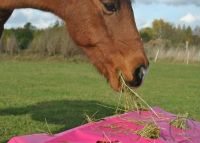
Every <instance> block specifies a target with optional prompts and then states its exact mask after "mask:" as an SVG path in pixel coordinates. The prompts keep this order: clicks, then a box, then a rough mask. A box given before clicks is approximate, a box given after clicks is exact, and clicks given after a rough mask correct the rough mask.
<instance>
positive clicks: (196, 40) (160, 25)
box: [140, 19, 200, 48]
mask: <svg viewBox="0 0 200 143" xmlns="http://www.w3.org/2000/svg"><path fill="white" fill-rule="evenodd" d="M140 34H141V37H142V39H143V41H144V42H145V43H148V42H150V41H153V40H156V39H162V41H164V42H165V43H168V44H167V45H165V47H167V46H168V47H170V48H172V47H173V48H177V47H181V46H182V45H184V44H185V43H186V42H189V44H190V45H192V46H196V47H200V26H196V27H195V28H194V29H192V28H191V27H190V26H186V25H182V26H181V25H178V26H174V25H173V24H171V23H169V22H166V21H164V20H163V19H158V20H154V21H153V22H152V27H147V28H143V29H141V30H140Z"/></svg>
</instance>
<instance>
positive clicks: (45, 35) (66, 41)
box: [26, 26, 83, 58]
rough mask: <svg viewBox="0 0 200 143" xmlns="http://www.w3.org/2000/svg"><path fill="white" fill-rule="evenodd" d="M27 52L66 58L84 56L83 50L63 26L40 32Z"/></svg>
mask: <svg viewBox="0 0 200 143" xmlns="http://www.w3.org/2000/svg"><path fill="white" fill-rule="evenodd" d="M26 52H27V53H33V54H41V55H48V56H55V55H63V56H64V57H65V58H71V57H73V56H76V55H83V52H82V50H81V49H80V48H79V47H78V46H76V45H75V44H74V42H73V41H72V40H71V38H70V36H69V35H68V33H67V30H66V29H65V28H64V27H63V26H61V27H54V28H48V29H45V30H42V31H40V34H37V36H35V38H34V39H33V41H32V42H31V43H30V45H29V48H28V50H27V51H26Z"/></svg>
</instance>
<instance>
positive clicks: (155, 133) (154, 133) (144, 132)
mask: <svg viewBox="0 0 200 143" xmlns="http://www.w3.org/2000/svg"><path fill="white" fill-rule="evenodd" d="M136 134H137V135H140V136H141V137H144V138H150V139H158V138H160V128H159V127H158V126H157V125H156V124H155V123H148V124H146V125H145V126H144V128H143V129H141V130H139V131H136Z"/></svg>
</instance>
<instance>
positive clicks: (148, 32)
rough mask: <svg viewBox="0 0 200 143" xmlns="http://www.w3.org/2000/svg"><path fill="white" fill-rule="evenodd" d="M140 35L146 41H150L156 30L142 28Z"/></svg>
mask: <svg viewBox="0 0 200 143" xmlns="http://www.w3.org/2000/svg"><path fill="white" fill-rule="evenodd" d="M140 35H141V37H142V40H143V41H144V42H149V41H150V40H152V39H153V37H154V31H153V29H152V28H150V27H147V28H143V29H141V30H140Z"/></svg>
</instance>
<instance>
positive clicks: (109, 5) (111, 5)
mask: <svg viewBox="0 0 200 143" xmlns="http://www.w3.org/2000/svg"><path fill="white" fill-rule="evenodd" d="M103 5H104V7H105V8H106V10H108V11H110V12H116V11H117V10H118V8H117V6H116V4H115V3H103Z"/></svg>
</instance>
